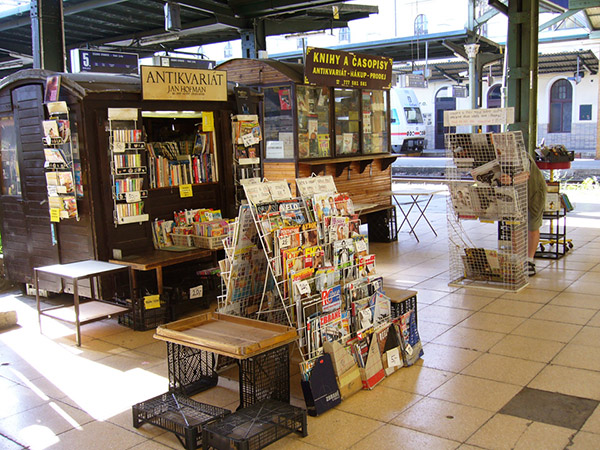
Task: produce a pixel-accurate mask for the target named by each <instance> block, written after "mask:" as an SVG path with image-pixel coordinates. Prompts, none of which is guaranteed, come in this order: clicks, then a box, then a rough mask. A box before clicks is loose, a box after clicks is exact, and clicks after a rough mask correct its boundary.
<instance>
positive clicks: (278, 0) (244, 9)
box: [229, 0, 340, 18]
mask: <svg viewBox="0 0 600 450" xmlns="http://www.w3.org/2000/svg"><path fill="white" fill-rule="evenodd" d="M229 4H230V5H231V8H232V9H233V11H234V13H235V14H237V15H238V16H242V17H246V18H258V17H262V18H267V17H271V16H276V15H279V14H285V13H289V12H297V11H300V10H306V9H311V8H315V7H321V6H328V5H331V6H333V5H339V4H340V0H322V1H318V2H316V4H315V1H314V0H313V1H310V0H306V1H300V2H299V1H294V0H259V1H254V2H244V4H240V2H239V1H230V2H229ZM331 16H332V18H333V10H332V12H331Z"/></svg>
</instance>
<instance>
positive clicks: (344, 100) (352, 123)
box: [333, 88, 361, 156]
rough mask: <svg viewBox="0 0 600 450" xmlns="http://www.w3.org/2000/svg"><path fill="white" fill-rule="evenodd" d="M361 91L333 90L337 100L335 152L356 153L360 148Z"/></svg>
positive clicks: (337, 153) (341, 153)
mask: <svg viewBox="0 0 600 450" xmlns="http://www.w3.org/2000/svg"><path fill="white" fill-rule="evenodd" d="M360 92H361V91H359V90H358V89H339V88H336V89H334V90H333V98H334V102H335V154H336V156H340V155H354V154H358V153H359V150H360V117H359V111H360Z"/></svg>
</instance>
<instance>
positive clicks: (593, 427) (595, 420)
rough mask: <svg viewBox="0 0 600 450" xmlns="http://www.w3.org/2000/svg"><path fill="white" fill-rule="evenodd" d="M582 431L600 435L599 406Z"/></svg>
mask: <svg viewBox="0 0 600 450" xmlns="http://www.w3.org/2000/svg"><path fill="white" fill-rule="evenodd" d="M581 430H582V431H589V432H590V433H595V434H600V406H597V407H596V409H595V410H594V412H593V413H592V415H591V416H590V417H589V418H588V420H587V421H586V422H585V424H584V425H583V427H581Z"/></svg>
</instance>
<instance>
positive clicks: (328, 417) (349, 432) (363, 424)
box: [304, 409, 384, 450]
mask: <svg viewBox="0 0 600 450" xmlns="http://www.w3.org/2000/svg"><path fill="white" fill-rule="evenodd" d="M383 425H384V424H383V422H379V421H377V420H373V419H369V418H366V417H363V416H357V415H355V414H351V413H347V412H345V411H341V410H339V409H331V410H329V411H327V412H325V413H323V414H322V415H320V416H318V417H310V416H309V417H308V436H306V437H305V438H304V440H305V441H306V442H307V443H308V444H313V445H317V446H319V447H322V448H329V449H333V450H337V449H340V448H348V447H350V446H352V445H354V444H356V443H358V442H359V441H360V440H361V439H364V438H365V437H367V436H369V435H370V434H371V433H373V432H374V431H375V430H377V429H378V428H380V427H381V426H383ZM332 430H343V432H342V433H334V432H332Z"/></svg>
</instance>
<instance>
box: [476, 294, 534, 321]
mask: <svg viewBox="0 0 600 450" xmlns="http://www.w3.org/2000/svg"><path fill="white" fill-rule="evenodd" d="M541 307H542V305H540V304H538V303H530V302H525V301H522V300H508V299H505V298H498V299H496V300H494V301H493V302H492V303H490V304H489V305H487V306H486V307H485V308H483V309H482V311H483V312H487V313H492V314H504V315H507V316H517V317H531V315H532V314H534V313H535V312H536V311H538V310H539V309H540V308H541Z"/></svg>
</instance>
